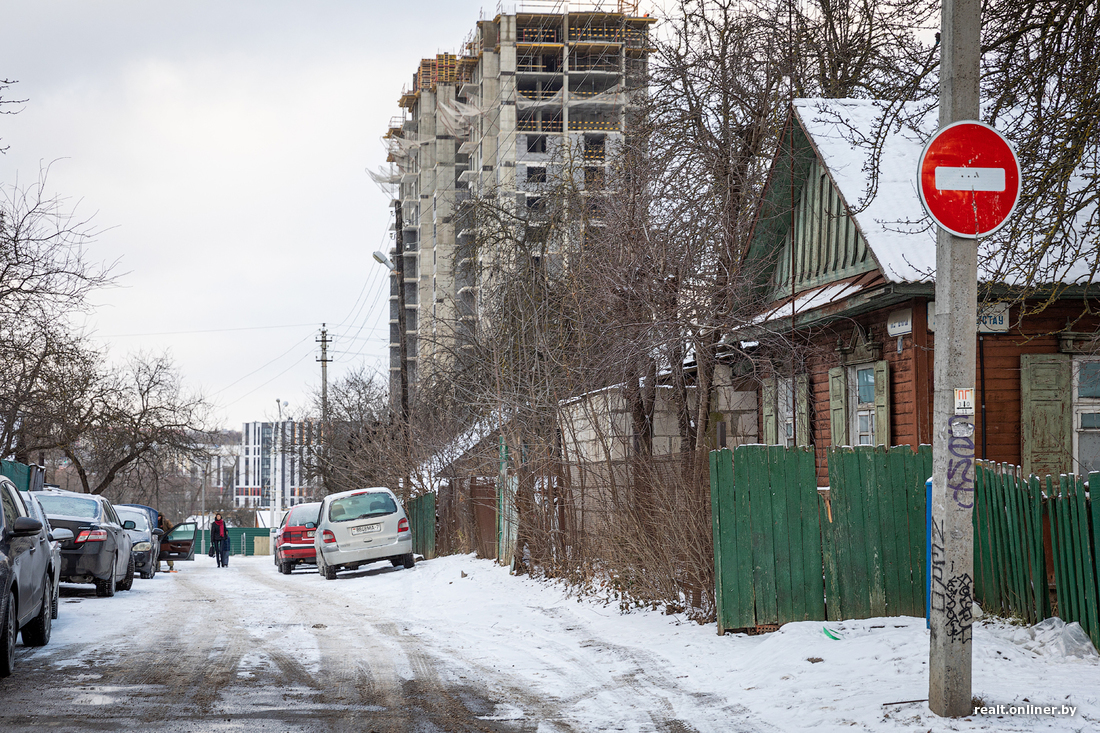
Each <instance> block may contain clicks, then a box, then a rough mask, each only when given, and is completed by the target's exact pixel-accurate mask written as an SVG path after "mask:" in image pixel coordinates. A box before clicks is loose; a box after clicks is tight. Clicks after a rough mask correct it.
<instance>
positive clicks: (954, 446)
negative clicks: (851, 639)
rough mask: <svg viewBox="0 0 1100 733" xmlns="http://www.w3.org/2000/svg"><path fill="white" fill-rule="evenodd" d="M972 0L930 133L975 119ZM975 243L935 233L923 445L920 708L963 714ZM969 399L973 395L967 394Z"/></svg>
mask: <svg viewBox="0 0 1100 733" xmlns="http://www.w3.org/2000/svg"><path fill="white" fill-rule="evenodd" d="M980 31H981V0H944V2H943V10H942V15H941V20H940V120H939V123H940V127H941V128H943V127H946V126H947V125H949V124H951V123H952V122H957V121H959V120H977V119H978V115H979V64H980V61H981V43H980V36H981V33H980ZM977 290H978V256H977V241H976V240H972V239H964V238H962V237H957V236H954V235H952V234H950V233H948V232H947V231H945V230H943V229H942V228H941V229H939V231H938V236H937V239H936V342H935V349H936V350H935V369H934V372H935V383H936V386H935V399H934V403H933V437H932V547H931V550H932V567H931V568H930V573H931V576H932V577H931V580H932V598H931V601H932V604H931V619H930V627H931V636H930V642H929V653H928V707H929V708H931V710H932V712H934V713H936V714H937V715H945V716H951V717H958V716H963V715H969V714H970V713H971V712H972V711H971V662H972V649H971V634H972V631H971V626H972V623H973V620H972V618H971V608H972V604H973V602H974V529H973V525H972V524H971V515H972V513H973V509H974V417H973V410H969V413H970V414H969V415H967V414H956V413H965V412H967V410H963V409H960V410H956V407H955V390H956V389H971V390H972V389H973V387H974V367H975V351H976V346H975V342H976V338H977V321H978V315H977V310H978V306H977ZM971 394H973V392H971Z"/></svg>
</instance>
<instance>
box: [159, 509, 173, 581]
mask: <svg viewBox="0 0 1100 733" xmlns="http://www.w3.org/2000/svg"><path fill="white" fill-rule="evenodd" d="M157 528H158V529H160V530H161V531H163V532H164V534H163V535H161V538H160V539H161V541H162V542H163V541H164V539H165V538H166V537H167V536H168V533H169V532H171V531H172V523H171V522H169V521H168V518H167V517H165V516H164V515H163V514H158V515H157ZM165 562H167V563H168V570H167V572H169V573H174V572H176V564H175V563H174V562H172V560H171V559H169V558H165ZM157 570H160V556H159V555H158V556H157Z"/></svg>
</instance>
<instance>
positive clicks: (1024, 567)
mask: <svg viewBox="0 0 1100 733" xmlns="http://www.w3.org/2000/svg"><path fill="white" fill-rule="evenodd" d="M974 491H975V497H974V597H975V598H976V599H977V601H978V603H979V605H981V607H982V608H984V609H986V610H987V611H990V612H991V613H995V614H997V615H998V616H1015V617H1018V618H1021V619H1023V620H1025V621H1027V622H1028V623H1032V624H1033V623H1037V622H1038V621H1041V620H1042V619H1044V618H1046V617H1047V616H1049V615H1050V611H1051V606H1050V593H1049V592H1048V589H1049V585H1048V582H1047V569H1046V562H1045V552H1044V547H1043V545H1044V542H1043V534H1044V521H1043V513H1044V512H1043V491H1042V486H1041V483H1040V481H1039V478H1038V477H1036V476H1033V477H1031V478H1030V479H1026V480H1025V479H1024V478H1023V477H1022V476H1021V475H1020V472H1019V469H1017V468H1016V467H1014V466H1009V465H1007V464H993V463H984V462H979V464H978V467H977V470H976V472H975V475H974Z"/></svg>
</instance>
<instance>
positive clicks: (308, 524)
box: [306, 522, 317, 529]
mask: <svg viewBox="0 0 1100 733" xmlns="http://www.w3.org/2000/svg"><path fill="white" fill-rule="evenodd" d="M306 529H317V523H316V522H306Z"/></svg>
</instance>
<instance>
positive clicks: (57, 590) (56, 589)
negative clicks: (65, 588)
mask: <svg viewBox="0 0 1100 733" xmlns="http://www.w3.org/2000/svg"><path fill="white" fill-rule="evenodd" d="M60 595H61V583H54V584H53V599H52V600H51V601H50V618H52V619H56V618H57V609H58V606H60V605H61V600H60V598H59V596H60Z"/></svg>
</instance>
